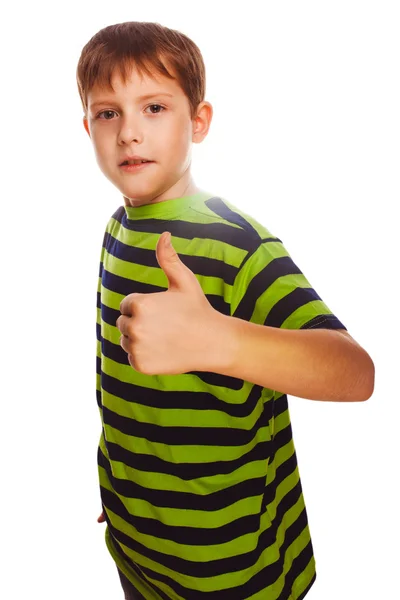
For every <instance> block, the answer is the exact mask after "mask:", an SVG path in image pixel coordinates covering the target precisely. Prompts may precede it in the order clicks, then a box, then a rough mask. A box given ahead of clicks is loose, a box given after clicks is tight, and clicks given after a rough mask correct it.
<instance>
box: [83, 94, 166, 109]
mask: <svg viewBox="0 0 400 600" xmlns="http://www.w3.org/2000/svg"><path fill="white" fill-rule="evenodd" d="M155 96H170V97H171V98H173V97H174V96H173V94H168V92H159V93H157V92H156V93H152V94H144V95H143V96H138V97H137V99H138V100H147V99H148V98H154V97H155ZM114 101H115V100H113V98H109V99H107V98H105V99H104V100H98V101H97V102H94V103H93V104H91V105H90V108H94V107H95V106H98V105H100V104H107V102H114Z"/></svg>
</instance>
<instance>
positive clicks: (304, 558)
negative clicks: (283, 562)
mask: <svg viewBox="0 0 400 600" xmlns="http://www.w3.org/2000/svg"><path fill="white" fill-rule="evenodd" d="M312 557H313V546H312V543H311V540H310V541H309V543H308V544H307V546H306V547H305V548H304V549H303V550H302V551H301V552H300V554H299V555H298V556H297V557H296V558H295V559H294V560H293V563H292V566H291V567H290V570H289V572H288V573H287V575H286V578H285V587H284V588H283V590H282V592H281V594H280V596H279V598H278V600H287V599H288V598H289V594H290V592H291V591H292V587H293V583H294V581H295V580H296V579H297V577H298V576H299V574H300V573H303V572H304V570H305V569H306V567H307V565H308V563H309V562H310V560H311V559H312ZM315 580H316V573H314V576H313V578H312V580H311V581H310V583H309V584H308V586H307V588H306V589H305V590H304V591H303V592H302V594H301V595H300V596H299V597H298V600H301V599H302V598H304V597H305V595H306V594H307V592H309V591H310V588H311V586H312V585H313V583H314V581H315Z"/></svg>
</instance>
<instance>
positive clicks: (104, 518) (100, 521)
mask: <svg viewBox="0 0 400 600" xmlns="http://www.w3.org/2000/svg"><path fill="white" fill-rule="evenodd" d="M105 520H106V517H105V516H104V510H103V512H102V513H101V515H100V516H99V517H98V519H97V522H98V523H104V521H105Z"/></svg>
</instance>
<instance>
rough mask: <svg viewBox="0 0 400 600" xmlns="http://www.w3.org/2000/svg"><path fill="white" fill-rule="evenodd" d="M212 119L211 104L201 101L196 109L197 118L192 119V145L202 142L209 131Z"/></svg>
mask: <svg viewBox="0 0 400 600" xmlns="http://www.w3.org/2000/svg"><path fill="white" fill-rule="evenodd" d="M212 117H213V107H212V105H211V103H210V102H207V101H205V100H203V102H200V104H199V106H198V108H197V116H196V117H195V119H194V124H193V137H192V141H193V142H194V143H199V142H202V141H203V140H204V138H205V137H206V135H207V133H208V130H209V129H210V125H211V121H212Z"/></svg>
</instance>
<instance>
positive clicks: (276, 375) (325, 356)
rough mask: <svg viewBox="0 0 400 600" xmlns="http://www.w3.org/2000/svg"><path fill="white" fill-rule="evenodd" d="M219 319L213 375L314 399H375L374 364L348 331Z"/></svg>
mask: <svg viewBox="0 0 400 600" xmlns="http://www.w3.org/2000/svg"><path fill="white" fill-rule="evenodd" d="M219 315H220V317H221V319H220V321H219V322H220V332H219V334H217V335H215V330H214V335H213V336H212V339H210V346H209V347H210V348H213V349H214V351H213V352H212V353H211V352H210V358H211V355H212V358H211V362H212V364H211V365H210V368H209V370H210V371H213V372H217V373H221V374H223V375H228V376H232V377H237V378H238V379H244V380H245V381H250V382H252V383H255V384H258V385H261V386H263V387H266V388H269V389H272V390H276V391H279V392H282V393H285V394H290V395H292V396H299V397H300V398H307V399H310V400H330V401H334V402H346V401H347V402H351V401H363V400H367V399H368V398H370V397H371V395H372V393H373V390H374V379H375V367H374V363H373V361H372V359H371V357H370V356H369V355H368V353H367V352H366V351H365V350H364V349H363V348H362V347H361V346H360V345H359V344H358V343H357V342H356V341H355V340H354V339H353V338H352V337H351V336H350V334H348V333H347V331H346V330H343V329H336V330H334V329H298V330H291V329H281V328H278V327H267V326H265V325H258V324H255V323H251V322H249V321H245V320H243V319H239V318H236V317H231V316H227V315H223V314H222V313H219Z"/></svg>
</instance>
